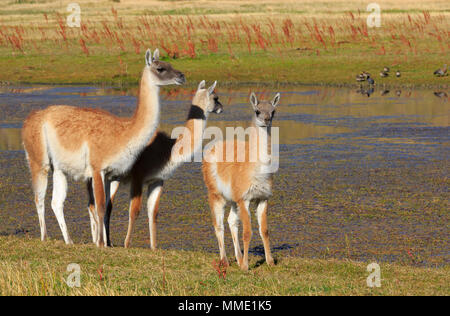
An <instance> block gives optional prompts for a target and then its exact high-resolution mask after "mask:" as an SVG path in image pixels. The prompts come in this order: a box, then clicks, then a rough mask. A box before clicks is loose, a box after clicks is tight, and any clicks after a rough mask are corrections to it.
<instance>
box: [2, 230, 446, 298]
mask: <svg viewBox="0 0 450 316" xmlns="http://www.w3.org/2000/svg"><path fill="white" fill-rule="evenodd" d="M215 259H216V260H217V256H216V255H215V254H208V253H201V252H187V251H175V250H170V251H169V250H158V251H156V252H153V251H150V250H148V249H123V248H114V249H106V250H100V249H97V248H96V247H95V246H91V245H75V246H65V245H63V243H62V242H60V241H57V242H55V241H49V242H45V243H42V242H40V241H39V240H36V239H29V238H16V237H0V295H449V294H450V288H449V284H450V282H449V281H450V279H449V276H450V274H449V272H450V270H449V268H448V267H446V268H439V269H432V268H418V267H411V266H400V265H392V264H383V263H381V264H380V266H381V287H380V288H369V287H367V284H366V279H367V276H368V275H369V273H368V272H367V271H366V267H367V263H363V262H354V261H350V260H343V261H339V260H313V259H302V258H292V257H287V258H278V259H279V261H278V264H277V265H276V267H274V268H270V267H268V266H267V265H266V264H262V265H260V263H259V262H257V260H258V259H259V258H255V257H252V258H251V259H252V260H251V269H250V271H249V272H242V271H240V270H239V269H238V268H237V267H236V264H234V265H233V266H232V267H231V268H230V269H229V270H228V271H227V274H226V278H225V280H223V279H221V278H219V277H218V273H217V272H216V270H215V269H214V268H213V264H212V262H213V260H215ZM71 263H77V264H79V265H80V268H81V287H80V288H70V287H68V286H67V284H66V283H65V280H67V278H68V276H69V272H67V266H68V265H69V264H71Z"/></svg>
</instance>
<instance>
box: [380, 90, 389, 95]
mask: <svg viewBox="0 0 450 316" xmlns="http://www.w3.org/2000/svg"><path fill="white" fill-rule="evenodd" d="M389 92H390V90H383V91H382V92H381V96H385V95H386V94H389Z"/></svg>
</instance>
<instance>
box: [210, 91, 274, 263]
mask: <svg viewBox="0 0 450 316" xmlns="http://www.w3.org/2000/svg"><path fill="white" fill-rule="evenodd" d="M279 101H280V94H279V93H277V94H276V95H275V97H274V99H273V100H272V101H271V102H268V101H259V100H258V99H257V97H256V95H255V94H254V93H252V94H251V96H250V102H251V104H252V107H253V110H254V115H253V121H252V126H251V129H250V133H249V134H250V135H249V136H250V140H249V141H243V140H241V141H239V140H237V141H235V140H234V139H233V140H226V141H224V142H218V143H217V144H215V145H214V146H212V148H211V150H209V151H208V152H206V153H205V156H204V158H203V178H204V180H205V184H206V187H207V189H208V197H209V204H210V207H211V212H212V218H213V224H214V228H215V232H216V237H217V240H218V243H219V249H220V257H221V260H223V262H224V263H225V264H228V260H227V255H226V251H225V242H224V226H223V220H224V212H225V206H226V203H227V201H230V202H231V211H230V215H229V217H228V223H229V226H230V231H231V236H232V238H233V244H234V249H235V254H236V259H237V262H238V264H239V266H240V267H241V269H242V270H248V250H249V244H250V239H251V235H252V230H251V221H250V213H249V206H250V202H252V201H254V202H256V204H257V210H256V213H257V218H258V223H259V232H260V235H261V238H262V240H263V244H264V251H265V255H266V262H267V264H269V265H273V264H274V260H273V258H272V254H271V250H270V243H269V232H268V225H267V206H268V199H269V197H270V196H271V194H272V175H273V173H271V172H269V170H271V169H268V168H267V162H266V160H265V159H262V158H264V157H262V156H263V155H262V154H261V153H264V152H265V153H269V152H270V149H269V147H270V144H271V126H272V119H273V117H274V115H275V108H276V106H277V105H278V103H279ZM266 146H267V147H266ZM229 148H234V150H233V154H232V155H231V156H232V157H231V159H229V158H228V156H227V157H225V156H224V153H226V152H227V151H228V150H229ZM239 149H241V150H245V156H244V158H243V159H239V157H238V156H239V152H238V151H239ZM261 149H266V151H264V150H263V151H261ZM252 153H255V155H254V157H256V158H257V159H252V158H251V157H252ZM233 157H234V158H233ZM230 160H231V161H230ZM240 221H242V223H243V243H244V255H243V256H242V252H241V248H240V245H239V239H238V237H239V233H238V230H239V222H240Z"/></svg>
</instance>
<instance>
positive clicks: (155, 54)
mask: <svg viewBox="0 0 450 316" xmlns="http://www.w3.org/2000/svg"><path fill="white" fill-rule="evenodd" d="M155 61H159V49H155V51H154V52H153V62H155Z"/></svg>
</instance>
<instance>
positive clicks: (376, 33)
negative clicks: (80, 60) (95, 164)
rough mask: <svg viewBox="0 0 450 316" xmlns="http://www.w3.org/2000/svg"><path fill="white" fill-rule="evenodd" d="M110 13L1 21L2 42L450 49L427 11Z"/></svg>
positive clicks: (186, 49) (183, 48)
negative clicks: (389, 14)
mask: <svg viewBox="0 0 450 316" xmlns="http://www.w3.org/2000/svg"><path fill="white" fill-rule="evenodd" d="M111 13H112V16H110V17H106V16H105V17H100V18H99V19H98V20H96V21H89V20H86V21H85V20H83V23H82V25H81V28H70V27H68V26H67V25H66V23H65V19H64V16H62V15H61V14H53V15H50V14H49V15H47V14H44V15H43V17H42V23H40V24H37V25H28V26H25V27H24V26H23V25H14V26H11V25H1V23H0V26H2V27H1V28H0V47H7V48H10V49H12V51H13V52H16V53H17V52H19V53H23V54H25V53H26V52H28V51H32V50H38V51H40V50H41V49H42V47H49V48H52V49H54V48H56V47H65V48H69V47H72V48H76V47H77V46H78V47H79V49H80V52H81V53H82V54H84V55H85V56H86V57H88V56H91V55H95V54H96V53H97V51H101V49H102V48H103V47H106V48H107V49H108V50H109V51H110V52H114V51H116V52H118V53H135V54H141V53H142V50H143V48H144V47H161V48H162V51H163V52H164V54H165V55H166V56H168V57H170V58H197V57H199V55H208V54H227V55H229V56H230V57H231V58H235V57H237V56H239V55H240V54H254V53H256V52H271V53H278V54H281V55H282V54H285V53H286V52H289V51H290V50H292V49H294V48H301V49H304V48H305V47H306V48H307V49H308V50H309V51H312V52H316V54H318V55H319V54H320V53H321V52H322V51H330V50H331V51H332V52H334V53H335V54H339V52H340V50H341V49H345V47H342V44H343V43H347V44H351V45H359V46H360V47H364V45H370V46H371V47H373V48H375V50H374V52H373V54H375V55H376V54H382V55H387V54H392V55H398V54H407V53H414V54H420V53H427V52H429V49H430V45H421V42H428V43H429V42H432V45H431V46H433V45H434V46H436V47H438V50H439V51H440V52H441V53H443V54H446V53H448V50H449V44H448V43H449V42H450V41H449V37H450V33H449V32H448V22H447V20H446V19H445V18H444V17H443V16H439V15H436V16H435V15H431V14H430V13H429V12H427V11H423V12H421V13H419V14H407V15H404V16H403V17H401V18H398V17H397V18H395V19H384V21H383V23H384V25H383V28H382V29H376V28H374V29H369V28H368V27H367V24H366V21H365V17H364V16H362V15H361V13H360V12H357V13H354V12H348V13H346V14H344V15H343V16H341V17H337V18H334V19H326V18H307V17H302V18H301V19H293V18H291V17H285V18H279V19H271V18H269V19H264V20H261V19H258V18H252V19H250V18H245V19H244V18H242V17H239V16H238V17H234V18H229V19H227V20H221V19H220V18H213V17H211V16H150V15H142V16H139V17H137V18H133V19H127V18H126V17H121V16H120V12H118V10H116V9H115V8H114V7H112V8H111Z"/></svg>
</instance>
